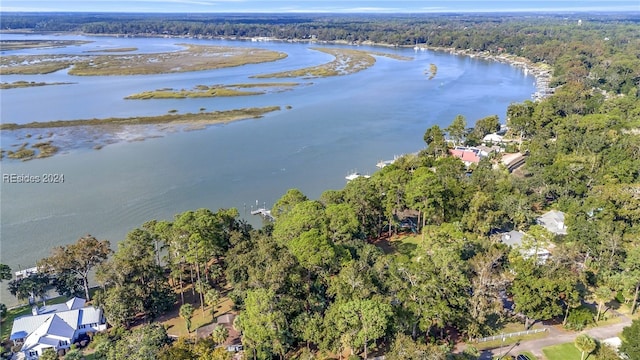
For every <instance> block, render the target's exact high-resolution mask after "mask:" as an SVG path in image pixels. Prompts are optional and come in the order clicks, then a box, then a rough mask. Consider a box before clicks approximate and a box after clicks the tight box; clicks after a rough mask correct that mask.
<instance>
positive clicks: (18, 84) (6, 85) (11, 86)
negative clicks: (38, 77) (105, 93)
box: [0, 80, 75, 90]
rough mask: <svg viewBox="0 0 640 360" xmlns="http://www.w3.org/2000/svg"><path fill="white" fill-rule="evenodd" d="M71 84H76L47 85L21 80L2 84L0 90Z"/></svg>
mask: <svg viewBox="0 0 640 360" xmlns="http://www.w3.org/2000/svg"><path fill="white" fill-rule="evenodd" d="M70 84H75V83H71V82H52V83H47V82H35V81H24V80H19V81H14V82H12V83H5V82H3V83H0V89H2V90H8V89H20V88H27V87H37V86H50V85H70Z"/></svg>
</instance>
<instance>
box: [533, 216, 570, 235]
mask: <svg viewBox="0 0 640 360" xmlns="http://www.w3.org/2000/svg"><path fill="white" fill-rule="evenodd" d="M536 221H537V223H538V224H539V225H542V226H543V227H544V228H545V229H547V230H549V231H550V232H552V233H554V234H556V235H566V234H567V227H566V226H565V225H564V213H563V212H562V211H558V210H551V211H548V212H546V213H545V214H543V215H542V216H540V217H539V218H538V219H536Z"/></svg>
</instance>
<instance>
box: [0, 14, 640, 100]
mask: <svg viewBox="0 0 640 360" xmlns="http://www.w3.org/2000/svg"><path fill="white" fill-rule="evenodd" d="M2 28H3V29H5V30H7V29H11V30H17V29H22V30H30V31H75V32H83V33H87V34H122V35H130V36H163V35H169V36H190V37H214V38H250V37H272V38H277V39H282V40H311V39H316V40H318V41H346V42H350V43H363V42H372V43H378V44H388V45H394V46H413V45H414V44H416V43H420V44H424V45H426V46H430V47H444V48H455V49H463V50H471V51H487V52H490V53H493V54H498V53H509V54H513V55H519V56H523V57H526V58H528V59H530V60H531V61H533V62H544V63H547V64H551V65H553V66H554V84H553V85H560V84H565V83H568V82H582V83H584V84H585V85H586V86H587V87H598V88H600V89H602V90H605V91H608V92H612V93H616V94H627V93H628V92H629V91H637V89H638V84H639V83H640V59H638V57H637V54H638V53H640V41H639V40H638V39H640V30H639V29H640V27H639V26H638V19H637V17H633V16H632V15H626V14H608V15H592V14H572V15H565V14H563V15H544V16H542V15H540V14H535V15H533V14H532V15H531V16H522V15H521V14H518V15H509V14H499V15H496V14H485V15H473V14H450V15H441V14H437V15H434V14H416V15H406V14H405V15H380V14H378V15H375V14H373V15H364V14H359V15H358V14H302V15H294V14H291V15H288V14H279V15H278V14H274V15H271V14H269V15H265V14H259V15H253V14H188V15H187V14H117V15H114V14H99V13H96V14H63V13H60V14H26V13H7V14H4V13H3V15H2Z"/></svg>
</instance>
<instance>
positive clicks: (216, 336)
mask: <svg viewBox="0 0 640 360" xmlns="http://www.w3.org/2000/svg"><path fill="white" fill-rule="evenodd" d="M228 336H229V329H227V327H226V326H224V325H218V326H216V327H215V328H214V329H213V332H212V333H211V338H212V339H213V342H214V343H216V344H217V345H220V344H222V343H223V342H225V341H226V340H227V337H228Z"/></svg>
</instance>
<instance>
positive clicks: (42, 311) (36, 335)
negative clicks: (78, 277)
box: [10, 298, 107, 360]
mask: <svg viewBox="0 0 640 360" xmlns="http://www.w3.org/2000/svg"><path fill="white" fill-rule="evenodd" d="M84 305H85V300H84V299H80V298H73V299H70V300H69V301H67V302H66V303H63V304H56V305H49V306H43V307H41V308H37V307H34V308H33V311H32V315H26V316H21V317H19V318H16V319H15V320H14V322H13V327H12V329H11V337H10V340H12V341H13V343H14V345H18V346H21V348H20V351H21V352H22V353H23V354H24V357H25V359H27V360H32V359H37V358H38V357H39V356H40V355H42V352H43V351H45V350H47V349H49V348H52V349H53V350H54V351H56V352H57V351H59V350H67V349H69V348H70V347H71V345H72V344H73V343H74V342H75V341H76V340H77V339H78V338H79V337H80V335H82V334H85V333H87V332H96V331H103V330H106V328H107V322H106V319H105V318H104V316H103V315H102V310H100V309H98V308H95V307H93V306H89V307H85V306H84Z"/></svg>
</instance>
